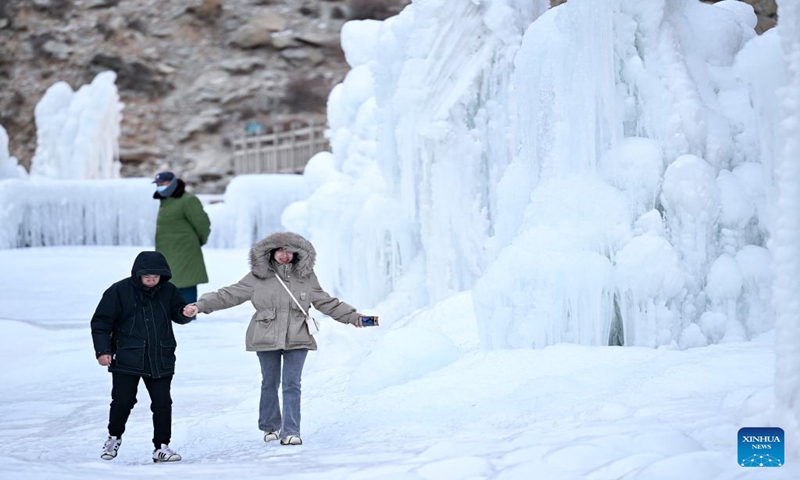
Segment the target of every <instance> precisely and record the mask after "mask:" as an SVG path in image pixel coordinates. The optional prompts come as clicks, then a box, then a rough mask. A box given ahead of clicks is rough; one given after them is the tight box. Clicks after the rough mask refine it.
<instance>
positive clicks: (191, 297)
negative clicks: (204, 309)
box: [178, 285, 197, 303]
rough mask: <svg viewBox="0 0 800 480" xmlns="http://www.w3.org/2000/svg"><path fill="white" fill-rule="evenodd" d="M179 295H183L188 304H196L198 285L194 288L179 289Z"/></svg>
mask: <svg viewBox="0 0 800 480" xmlns="http://www.w3.org/2000/svg"><path fill="white" fill-rule="evenodd" d="M178 293H180V294H181V296H182V297H183V299H184V300H185V301H186V303H194V302H196V301H197V285H195V286H194V287H186V288H179V289H178Z"/></svg>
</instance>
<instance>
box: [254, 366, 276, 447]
mask: <svg viewBox="0 0 800 480" xmlns="http://www.w3.org/2000/svg"><path fill="white" fill-rule="evenodd" d="M256 354H257V355H258V361H259V362H260V363H261V400H260V401H259V404H258V428H259V429H260V430H261V431H264V432H277V431H279V430H280V429H281V408H280V405H279V404H278V385H280V382H281V352H280V351H272V352H256Z"/></svg>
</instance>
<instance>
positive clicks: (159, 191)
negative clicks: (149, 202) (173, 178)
mask: <svg viewBox="0 0 800 480" xmlns="http://www.w3.org/2000/svg"><path fill="white" fill-rule="evenodd" d="M168 188H169V185H159V186H157V187H156V192H158V193H164V191H165V190H166V189H168Z"/></svg>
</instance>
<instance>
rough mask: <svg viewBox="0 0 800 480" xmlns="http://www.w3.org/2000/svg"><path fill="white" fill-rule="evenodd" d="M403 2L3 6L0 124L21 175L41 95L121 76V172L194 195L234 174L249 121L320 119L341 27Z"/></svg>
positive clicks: (12, 2) (42, 2)
mask: <svg viewBox="0 0 800 480" xmlns="http://www.w3.org/2000/svg"><path fill="white" fill-rule="evenodd" d="M407 3H408V0H328V1H317V0H169V1H164V0H26V1H22V0H0V125H3V126H4V127H5V128H6V130H7V131H8V134H9V137H10V141H9V143H10V150H11V154H12V155H15V156H16V157H17V158H18V159H19V160H20V163H21V164H22V165H23V166H25V167H26V168H29V166H30V160H31V158H32V156H33V152H34V150H35V147H36V138H35V137H36V126H35V123H34V115H33V109H34V107H35V105H36V103H37V102H38V101H39V100H40V99H41V98H42V96H43V95H44V92H45V91H46V90H47V88H48V87H49V86H50V85H52V84H53V83H55V82H57V81H62V80H63V81H66V82H67V83H69V84H70V85H71V86H72V88H73V89H77V88H79V87H80V86H81V85H83V84H86V83H89V82H90V81H91V80H92V78H93V77H94V76H95V75H96V74H97V73H98V72H100V71H103V70H114V71H115V72H117V75H118V77H117V86H118V88H119V90H120V97H121V100H122V101H123V103H124V104H125V108H124V111H123V116H124V119H123V123H122V135H121V138H120V150H121V151H120V160H121V162H122V175H123V176H140V175H143V176H150V175H152V174H153V172H155V171H157V170H159V169H164V168H171V169H175V170H176V171H179V172H181V174H182V175H183V176H184V177H186V178H187V180H188V181H189V182H190V183H194V184H198V183H200V180H201V175H202V180H203V182H202V183H203V186H200V185H197V186H198V187H200V188H199V190H201V191H202V190H207V191H219V190H220V188H221V185H219V184H217V180H222V181H223V183H224V179H225V177H226V176H227V175H229V174H230V171H229V170H230V163H229V160H230V153H231V152H230V142H231V140H232V139H233V138H235V137H236V136H240V135H242V134H243V133H244V125H245V124H246V123H247V122H248V121H253V120H255V121H258V122H260V123H262V124H264V125H270V124H283V123H285V122H287V121H290V120H296V119H300V120H312V119H314V120H316V121H319V122H324V121H325V116H324V114H325V103H326V100H327V95H328V92H329V91H330V89H331V87H332V86H333V85H335V84H336V83H338V82H340V81H341V80H342V78H343V76H344V75H345V74H346V72H347V70H348V67H347V65H346V63H345V60H344V55H343V53H342V51H341V48H340V46H339V31H340V29H341V26H342V24H343V23H344V22H345V21H347V20H349V19H357V18H386V17H388V16H390V15H394V14H396V13H397V12H399V11H400V10H401V9H402V8H403V7H404V6H405V5H406V4H407Z"/></svg>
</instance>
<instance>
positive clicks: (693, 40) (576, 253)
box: [473, 0, 772, 348]
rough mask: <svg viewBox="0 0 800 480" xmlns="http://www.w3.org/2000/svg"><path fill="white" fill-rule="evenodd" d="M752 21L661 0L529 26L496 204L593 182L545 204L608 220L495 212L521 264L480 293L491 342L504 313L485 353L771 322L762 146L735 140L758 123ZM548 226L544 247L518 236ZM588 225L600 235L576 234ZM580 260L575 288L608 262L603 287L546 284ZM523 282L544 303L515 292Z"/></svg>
mask: <svg viewBox="0 0 800 480" xmlns="http://www.w3.org/2000/svg"><path fill="white" fill-rule="evenodd" d="M709 26H713V27H709ZM754 26H755V16H754V14H753V12H752V9H751V8H750V7H749V6H747V5H744V4H739V3H737V2H721V3H719V4H716V5H713V6H711V5H704V4H701V3H699V2H693V1H670V0H667V1H658V2H635V1H628V0H607V1H595V2H589V1H576V2H569V3H568V4H567V5H564V6H562V7H559V8H557V9H553V10H551V11H549V12H548V13H547V14H545V15H544V16H542V17H541V18H540V19H539V20H537V21H536V22H535V23H534V24H532V25H531V26H530V28H529V29H528V31H527V32H526V34H525V38H524V39H523V43H522V46H521V48H520V51H519V53H518V54H517V61H516V63H515V67H516V69H515V75H514V77H513V82H514V85H515V87H514V88H513V89H514V91H515V92H516V97H515V99H516V100H517V101H515V102H514V104H515V105H516V106H517V112H518V113H517V119H518V125H517V128H518V129H519V132H520V133H519V135H520V154H519V155H518V156H517V157H516V158H515V159H514V161H513V162H512V164H511V165H510V167H509V168H508V170H507V172H506V174H505V176H504V177H503V178H502V179H501V182H500V183H501V187H503V186H505V188H500V192H501V194H500V198H501V202H502V203H503V204H506V205H515V201H520V200H521V201H523V202H524V201H525V200H524V199H525V193H527V192H530V194H531V195H532V198H534V199H535V198H536V197H537V195H538V192H539V191H540V190H541V189H547V188H551V187H550V185H551V183H552V182H554V181H559V182H564V183H565V184H570V185H571V184H574V183H575V182H576V180H578V179H581V178H583V177H584V176H585V175H590V176H595V177H597V179H598V180H599V181H600V182H601V185H605V187H600V186H598V187H596V188H587V189H583V190H582V192H575V191H574V190H572V189H569V188H561V189H560V190H559V191H558V192H557V193H555V194H554V195H553V199H554V200H553V201H554V202H561V203H568V202H570V200H571V198H572V197H574V196H575V195H578V196H581V197H582V198H584V199H585V201H587V202H591V203H593V204H594V205H593V207H592V208H594V209H598V210H601V211H604V212H606V213H607V214H608V213H611V212H616V215H614V216H611V219H613V220H611V221H610V219H609V218H603V217H601V216H598V215H594V216H586V215H585V214H584V213H583V212H585V211H588V210H589V207H587V206H582V207H575V208H573V209H572V210H571V211H564V212H562V213H556V214H552V213H548V211H547V210H546V209H542V208H538V209H537V211H536V213H531V212H530V207H531V205H532V204H529V205H528V208H527V209H526V210H523V211H522V212H523V215H521V214H520V210H519V209H516V208H509V209H506V211H507V212H508V213H509V215H508V216H506V217H505V218H504V219H503V220H502V221H501V225H502V224H506V226H504V227H501V228H498V232H500V233H501V234H505V232H511V231H513V230H514V228H515V227H516V226H517V225H520V224H521V228H520V229H519V230H518V233H517V234H516V237H515V238H514V240H512V243H511V245H509V246H508V247H506V249H511V250H513V251H514V252H515V254H514V255H506V254H504V255H503V258H505V259H508V260H505V261H504V260H503V259H500V260H499V261H498V262H497V263H496V264H494V265H492V266H491V267H490V269H489V270H488V271H487V273H486V275H484V277H483V278H482V279H481V280H479V281H478V283H477V284H476V286H475V289H474V292H473V298H474V299H475V307H476V312H477V318H478V321H479V322H483V323H484V324H485V325H484V329H485V330H486V331H487V332H488V331H489V330H491V329H494V328H495V326H496V325H497V323H498V322H501V321H505V322H509V321H508V320H501V319H508V318H511V319H512V320H511V321H510V324H509V325H507V327H506V328H505V329H504V331H503V332H502V333H501V337H504V338H493V337H490V336H488V335H485V336H484V339H485V340H486V341H485V345H486V346H488V347H490V348H503V347H507V346H514V344H515V342H522V343H529V344H531V345H533V346H542V345H545V344H551V343H555V342H559V341H567V342H577V343H585V344H601V345H602V344H608V343H609V342H610V343H614V338H613V337H615V336H616V337H617V339H616V342H617V343H624V344H626V345H642V346H651V347H655V346H661V345H677V346H679V347H692V346H700V345H705V344H707V343H708V342H716V341H723V340H743V339H746V338H750V337H751V336H752V335H755V334H758V333H761V332H763V331H765V330H766V329H768V328H770V326H771V321H772V317H771V315H769V311H768V310H767V311H763V310H759V307H763V306H764V305H765V302H764V299H765V297H766V298H768V297H769V275H768V262H769V255H768V254H766V250H764V248H763V246H764V240H765V230H764V228H763V225H761V224H759V222H758V216H757V212H756V209H755V208H754V207H753V205H755V203H756V202H757V200H758V199H759V198H763V195H764V188H763V187H764V186H763V184H761V183H760V182H758V180H757V179H758V178H759V177H760V176H761V173H762V172H763V168H762V166H761V164H760V160H761V158H760V150H759V149H758V144H757V142H758V141H759V140H760V139H759V138H758V137H757V136H750V137H747V136H740V135H739V134H740V133H741V130H742V124H741V123H740V122H743V121H749V122H752V121H754V120H756V119H757V118H758V113H757V112H756V111H755V110H754V109H753V108H752V107H751V106H750V103H751V101H750V96H749V91H748V88H747V87H748V85H747V83H745V82H743V81H738V80H737V79H736V75H735V73H734V62H735V59H736V55H737V53H738V52H740V51H741V50H742V48H743V47H744V46H745V45H746V43H747V41H748V40H750V39H752V38H753V37H754V36H755V33H754V32H753V27H754ZM543 92H544V94H543ZM752 142H756V144H755V145H753V143H752ZM753 179H756V180H753ZM603 188H610V190H611V192H616V194H617V195H618V196H620V197H621V198H622V199H623V201H622V202H620V201H619V200H618V199H616V198H615V196H614V195H609V194H602V191H603ZM509 192H514V193H509ZM517 192H523V194H522V195H521V196H517ZM532 216H533V217H539V218H540V221H539V222H537V224H536V225H531V224H530V222H529V219H530V218H532ZM626 228H627V229H628V230H627V231H626ZM554 229H555V230H556V231H557V232H558V234H557V235H556V236H555V238H554V239H553V241H551V242H547V243H546V244H545V245H540V244H537V243H532V242H531V241H530V240H529V241H526V242H519V239H520V236H521V235H524V236H525V237H528V238H531V239H541V238H544V233H543V232H545V231H553V230H554ZM593 229H599V230H602V231H605V232H607V234H606V238H603V239H600V240H602V241H599V242H598V241H595V242H591V243H585V242H576V241H575V239H576V238H577V239H580V238H585V237H586V232H587V231H588V232H591V231H592V230H593ZM568 237H569V240H568V239H567V238H568ZM557 238H560V240H556V239H557ZM502 240H503V239H501V243H503V242H502ZM531 247H533V248H531ZM587 255H599V256H600V258H598V259H597V260H598V261H595V262H594V264H593V263H592V262H591V261H590V260H588V257H587V259H586V260H585V261H584V268H583V272H584V273H583V274H582V276H583V277H586V276H588V275H590V274H592V272H595V273H597V272H600V273H602V272H604V271H605V270H606V269H610V270H611V271H612V273H611V274H610V277H611V278H610V279H609V277H608V276H606V275H605V274H601V275H597V276H596V279H595V280H593V281H590V282H589V283H588V284H586V281H585V278H581V273H579V271H578V270H577V269H575V274H574V275H573V276H572V277H571V281H570V282H566V284H564V285H562V284H561V283H559V282H553V281H551V279H552V278H553V277H554V275H555V273H556V272H560V271H563V270H564V269H568V270H569V269H570V267H569V265H570V262H568V261H566V260H565V261H563V262H561V264H558V265H556V266H555V267H552V268H542V263H543V262H546V264H550V263H552V259H553V258H557V257H559V256H560V257H563V258H565V259H571V260H573V259H576V258H581V257H586V256H587ZM525 258H529V259H530V260H529V261H527V262H526V261H525V260H524V259H525ZM521 259H522V260H521ZM600 259H604V262H603V261H599V260H600ZM506 272H514V273H517V276H516V278H515V280H514V282H515V284H511V283H510V282H509V281H506V282H503V277H504V276H505V275H506V274H507V273H506ZM764 272H767V274H766V275H765V274H764ZM498 285H500V286H502V287H503V288H500V289H498V288H497V287H498ZM576 285H584V288H582V289H579V288H571V287H572V286H576ZM520 287H521V288H522V289H523V290H527V289H531V288H532V289H533V290H534V291H536V292H539V293H540V295H539V296H538V297H535V296H533V295H519V294H518V293H519V290H520ZM587 287H588V288H587ZM587 305H591V306H595V307H593V308H596V309H598V310H597V312H595V313H583V314H581V320H580V321H579V323H580V324H581V326H582V327H583V328H587V327H589V328H595V329H597V330H596V331H595V334H594V335H593V339H592V340H591V341H589V340H587V339H586V337H584V336H583V335H582V334H581V333H580V332H579V331H578V330H577V329H576V328H575V327H574V324H575V320H574V317H575V314H576V313H575V312H582V311H583V312H585V308H586V306H587ZM592 325H593V326H592ZM545 333H546V335H544V336H543V334H545ZM509 338H513V339H515V340H514V341H510V340H509Z"/></svg>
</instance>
